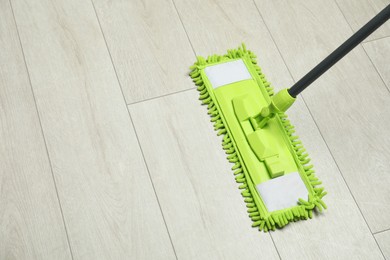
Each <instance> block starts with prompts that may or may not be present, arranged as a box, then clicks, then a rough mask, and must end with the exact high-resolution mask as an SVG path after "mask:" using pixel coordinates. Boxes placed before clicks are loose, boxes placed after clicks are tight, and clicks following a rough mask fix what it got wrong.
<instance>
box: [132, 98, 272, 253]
mask: <svg viewBox="0 0 390 260" xmlns="http://www.w3.org/2000/svg"><path fill="white" fill-rule="evenodd" d="M130 112H131V114H132V117H133V119H134V123H135V126H136V131H137V133H138V136H139V138H140V142H141V144H142V149H143V151H144V154H145V158H146V161H147V164H148V167H149V170H150V173H151V176H152V178H153V182H154V185H155V188H156V192H157V194H158V197H159V200H160V203H161V206H162V210H163V212H164V216H165V219H166V222H167V225H168V229H169V231H170V234H171V237H172V241H173V243H174V245H175V250H176V253H177V256H178V258H179V259H260V258H262V259H278V255H277V252H276V250H275V248H274V246H273V244H272V241H271V239H270V237H269V235H268V234H265V233H259V232H258V231H257V230H256V229H252V228H251V220H250V219H249V218H248V216H247V213H246V207H245V203H244V202H243V199H242V198H241V194H240V191H239V190H238V188H237V186H238V185H237V184H236V183H235V181H234V176H233V175H232V174H231V170H230V168H231V167H232V165H231V164H229V163H228V162H227V160H226V158H225V157H226V155H225V153H224V151H223V150H222V148H221V138H217V137H216V136H215V133H214V132H213V130H212V129H213V127H212V124H211V123H210V122H209V117H208V116H207V112H206V108H205V107H202V106H200V102H199V100H198V93H197V91H196V90H190V91H186V92H183V93H179V94H175V95H171V96H167V97H164V98H159V99H155V100H151V101H147V102H142V103H138V104H135V105H132V106H130Z"/></svg>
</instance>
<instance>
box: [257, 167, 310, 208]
mask: <svg viewBox="0 0 390 260" xmlns="http://www.w3.org/2000/svg"><path fill="white" fill-rule="evenodd" d="M256 188H257V191H258V192H259V193H260V196H261V198H262V199H263V202H264V204H265V206H266V207H267V209H268V211H269V212H272V211H275V210H280V209H285V208H290V207H292V206H296V205H297V203H298V199H299V198H302V199H304V200H307V199H308V191H307V189H306V186H305V184H304V183H303V181H302V179H301V176H299V173H297V172H294V173H289V174H286V175H283V176H281V177H277V178H274V179H271V180H269V181H266V182H263V183H260V184H259V185H257V186H256Z"/></svg>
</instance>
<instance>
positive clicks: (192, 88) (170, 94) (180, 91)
mask: <svg viewBox="0 0 390 260" xmlns="http://www.w3.org/2000/svg"><path fill="white" fill-rule="evenodd" d="M194 89H196V87H191V88H187V89H183V90H179V91H176V92H172V93H168V94H164V95H160V96H156V97H151V98H147V99H143V100H139V101H135V102H131V103H127V105H128V106H131V105H135V104H139V103H143V102H147V101H151V100H155V99H159V98H163V97H168V96H172V95H175V94H180V93H183V92H186V91H190V90H194Z"/></svg>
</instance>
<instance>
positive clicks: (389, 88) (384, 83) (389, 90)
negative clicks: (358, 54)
mask: <svg viewBox="0 0 390 260" xmlns="http://www.w3.org/2000/svg"><path fill="white" fill-rule="evenodd" d="M371 42H373V41H371ZM362 48H363V51H364V53H365V54H366V55H367V57H368V59H369V60H370V62H371V65H372V66H373V67H374V69H375V71H376V73H377V74H378V75H379V78H380V79H381V81H382V82H383V85H384V86H385V88H386V89H387V91H388V92H389V93H390V86H388V85H387V84H386V82H385V80H384V79H383V77H382V75H381V74H380V73H379V70H378V68H377V67H376V66H375V64H374V62H373V61H372V59H371V57H370V55H368V53H367V51H366V48H364V45H363V44H362Z"/></svg>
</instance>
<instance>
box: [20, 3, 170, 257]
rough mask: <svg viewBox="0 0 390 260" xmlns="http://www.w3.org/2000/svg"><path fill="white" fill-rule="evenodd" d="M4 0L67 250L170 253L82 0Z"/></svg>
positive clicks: (99, 36) (117, 92) (122, 254)
mask: <svg viewBox="0 0 390 260" xmlns="http://www.w3.org/2000/svg"><path fill="white" fill-rule="evenodd" d="M13 3H14V10H15V16H16V21H17V25H18V27H19V31H20V35H21V40H22V45H23V48H24V51H25V55H26V60H27V65H28V69H29V71H30V74H31V81H32V86H33V88H34V92H35V94H36V100H37V105H38V109H39V113H40V116H41V120H42V125H43V130H44V133H45V136H46V139H47V144H48V150H49V154H50V157H51V159H52V164H53V169H54V174H55V178H56V180H57V183H58V191H59V195H60V198H61V202H62V207H63V212H64V215H65V220H66V223H67V226H68V233H69V239H70V243H71V247H72V250H73V255H74V257H75V259H174V258H175V256H174V252H173V249H172V246H171V243H170V241H169V237H168V233H167V230H166V228H165V225H164V221H163V218H162V215H161V212H160V210H159V206H158V203H157V201H156V197H155V194H154V191H153V188H152V185H151V183H150V179H149V177H148V173H147V170H146V167H145V165H144V161H143V158H142V155H141V152H140V150H139V147H138V144H137V140H136V136H135V134H134V130H133V128H132V125H131V122H130V118H129V115H128V112H127V108H126V105H125V102H124V99H123V96H122V94H121V90H120V87H119V85H118V81H117V79H116V77H115V73H114V70H113V67H112V64H111V63H110V58H109V55H108V52H107V49H106V46H105V43H104V40H103V37H102V34H101V31H100V29H99V25H98V21H97V19H96V15H95V12H94V9H93V6H92V4H91V2H90V1H77V0H72V1H60V0H58V1H40V2H34V3H31V2H28V1H23V0H15V1H13Z"/></svg>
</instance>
